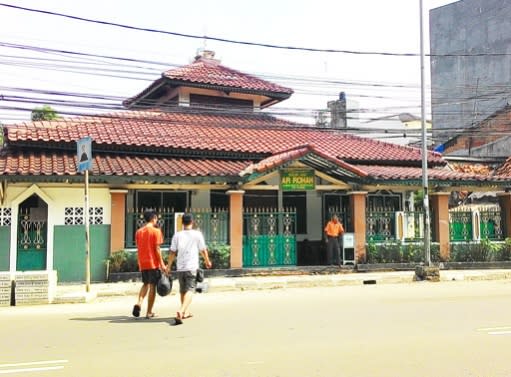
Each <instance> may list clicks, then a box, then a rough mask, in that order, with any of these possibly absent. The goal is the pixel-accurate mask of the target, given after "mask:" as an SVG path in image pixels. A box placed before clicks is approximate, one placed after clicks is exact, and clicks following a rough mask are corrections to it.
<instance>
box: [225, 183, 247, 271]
mask: <svg viewBox="0 0 511 377" xmlns="http://www.w3.org/2000/svg"><path fill="white" fill-rule="evenodd" d="M244 193H245V191H243V190H230V191H227V194H228V195H229V202H230V205H229V208H230V211H229V212H230V224H229V232H230V242H229V243H230V246H231V268H242V267H243V194H244Z"/></svg>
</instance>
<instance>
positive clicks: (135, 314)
mask: <svg viewBox="0 0 511 377" xmlns="http://www.w3.org/2000/svg"><path fill="white" fill-rule="evenodd" d="M140 309H141V308H140V305H138V304H137V305H134V306H133V310H132V312H131V314H133V317H140Z"/></svg>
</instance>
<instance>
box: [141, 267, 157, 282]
mask: <svg viewBox="0 0 511 377" xmlns="http://www.w3.org/2000/svg"><path fill="white" fill-rule="evenodd" d="M159 278H160V269H159V268H155V269H154V270H142V283H144V284H156V283H158V279H159Z"/></svg>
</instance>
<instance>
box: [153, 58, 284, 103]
mask: <svg viewBox="0 0 511 377" xmlns="http://www.w3.org/2000/svg"><path fill="white" fill-rule="evenodd" d="M162 76H163V77H165V78H167V79H170V80H175V81H180V82H183V83H187V82H188V83H200V84H208V85H212V86H221V87H229V88H233V89H244V90H252V91H260V92H270V93H284V94H289V95H290V94H292V93H293V90H292V89H290V88H286V87H283V86H281V85H278V84H274V83H271V82H269V81H266V80H263V79H260V78H258V77H255V76H252V75H249V74H246V73H242V72H240V71H236V70H234V69H231V68H228V67H226V66H223V65H221V64H219V63H218V62H215V61H211V60H207V59H205V60H202V59H200V60H198V61H195V62H194V63H192V64H189V65H186V66H184V67H179V68H175V69H171V70H168V71H166V72H164V73H163V75H162Z"/></svg>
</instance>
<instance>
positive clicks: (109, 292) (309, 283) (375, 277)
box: [53, 269, 511, 304]
mask: <svg viewBox="0 0 511 377" xmlns="http://www.w3.org/2000/svg"><path fill="white" fill-rule="evenodd" d="M414 277H415V273H414V271H394V272H361V273H337V274H322V275H286V276H246V277H209V278H206V286H207V288H206V289H205V290H204V291H203V292H215V293H216V292H234V291H249V290H271V289H285V288H318V287H339V286H353V285H367V284H380V285H381V284H403V283H414ZM489 280H511V270H494V269H492V270H464V271H462V270H441V271H440V281H441V282H449V281H489ZM140 284H141V283H140V282H138V281H135V282H133V281H131V282H118V283H99V284H93V292H89V293H86V292H83V291H81V290H83V288H82V286H79V285H69V286H66V285H61V286H58V287H57V295H56V297H55V300H54V301H53V303H55V304H63V303H87V302H91V301H93V300H94V299H96V298H98V297H103V298H104V297H115V296H136V295H137V294H138V292H139V290H140ZM94 285H96V287H94ZM176 292H177V290H175V289H174V290H173V292H172V293H171V294H175V293H176Z"/></svg>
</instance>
